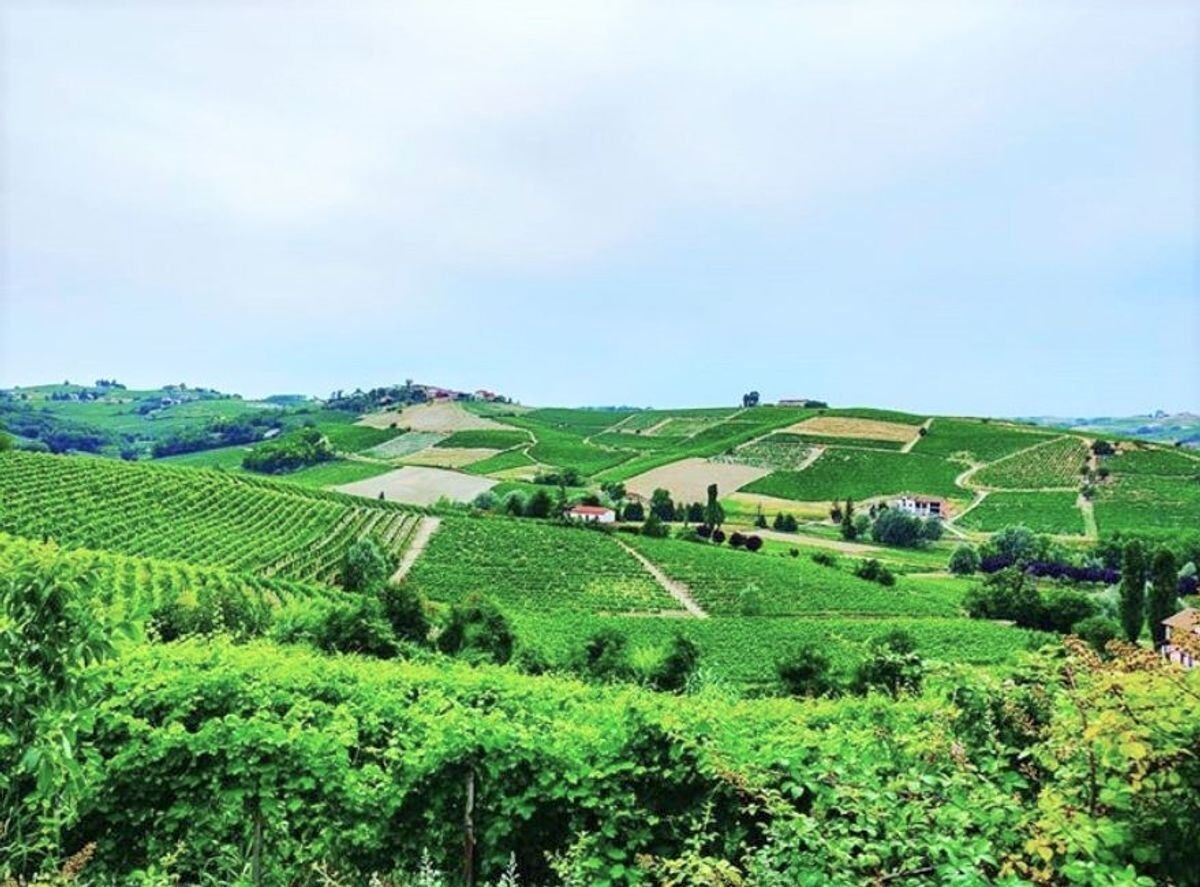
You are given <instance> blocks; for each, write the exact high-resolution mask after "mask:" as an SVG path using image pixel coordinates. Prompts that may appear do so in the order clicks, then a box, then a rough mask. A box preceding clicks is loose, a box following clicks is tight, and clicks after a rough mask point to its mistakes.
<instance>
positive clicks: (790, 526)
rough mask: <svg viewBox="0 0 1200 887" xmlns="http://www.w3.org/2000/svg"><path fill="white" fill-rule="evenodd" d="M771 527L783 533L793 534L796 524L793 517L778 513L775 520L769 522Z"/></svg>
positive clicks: (785, 513) (781, 512)
mask: <svg viewBox="0 0 1200 887" xmlns="http://www.w3.org/2000/svg"><path fill="white" fill-rule="evenodd" d="M771 527H772V528H773V529H776V530H779V531H780V532H783V533H794V532H796V530H797V528H798V524H797V523H796V518H795V516H794V515H791V514H788V513H787V512H785V511H780V512H777V513H776V514H775V520H774V521H772V522H771Z"/></svg>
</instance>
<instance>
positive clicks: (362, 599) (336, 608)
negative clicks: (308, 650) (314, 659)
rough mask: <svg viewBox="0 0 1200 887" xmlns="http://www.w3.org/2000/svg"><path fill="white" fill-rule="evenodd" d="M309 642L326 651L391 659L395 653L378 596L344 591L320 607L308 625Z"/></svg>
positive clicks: (393, 643) (394, 637)
mask: <svg viewBox="0 0 1200 887" xmlns="http://www.w3.org/2000/svg"><path fill="white" fill-rule="evenodd" d="M311 636H312V642H313V643H314V644H315V645H316V646H317V647H318V648H320V649H322V650H325V651H326V652H329V653H359V654H361V655H364V656H376V657H378V658H380V659H390V658H392V657H393V656H395V655H396V635H395V632H393V631H392V627H391V625H389V624H388V621H387V618H386V617H385V616H384V613H383V605H382V603H381V602H380V601H379V600H378V598H375V597H371V596H370V595H365V594H356V595H345V596H344V597H343V598H341V599H339V600H337V601H335V602H334V603H333V604H332V605H331V606H329V607H328V608H327V609H325V610H323V611H320V612H319V615H318V617H317V619H316V622H315V623H314V624H313V626H312V628H311Z"/></svg>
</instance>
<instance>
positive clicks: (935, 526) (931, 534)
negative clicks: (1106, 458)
mask: <svg viewBox="0 0 1200 887" xmlns="http://www.w3.org/2000/svg"><path fill="white" fill-rule="evenodd" d="M943 532H944V529H943V527H942V522H941V521H940V520H939V519H938V518H936V517H931V518H929V519H927V520H926V521H925V523H924V524H923V525H922V527H921V537H922V538H923V539H924V540H925V541H926V542H937V541H938V540H939V539H941V538H942V534H943Z"/></svg>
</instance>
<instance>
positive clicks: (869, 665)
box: [854, 630, 925, 696]
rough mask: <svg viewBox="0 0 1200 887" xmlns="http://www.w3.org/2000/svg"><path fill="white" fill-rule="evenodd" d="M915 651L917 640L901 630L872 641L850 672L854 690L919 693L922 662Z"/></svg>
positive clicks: (894, 693)
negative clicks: (854, 668)
mask: <svg viewBox="0 0 1200 887" xmlns="http://www.w3.org/2000/svg"><path fill="white" fill-rule="evenodd" d="M916 650H917V642H916V641H915V640H914V639H913V637H912V635H910V634H909V633H908V632H906V631H902V630H896V631H892V632H889V633H888V634H886V635H883V636H881V637H878V638H875V639H874V640H872V641H871V643H870V645H869V648H868V654H867V658H866V659H864V660H863V661H862V662H861V663H860V664H859V666H858V668H857V669H856V670H855V673H854V689H855V692H858V693H867V692H869V691H871V690H882V691H883V692H886V693H889V694H890V695H892V696H898V695H899V694H900V693H903V692H907V693H918V692H920V690H921V682H922V680H923V678H924V674H925V664H924V662H923V661H922V659H921V657H920V656H919V655H918V654H917V652H916Z"/></svg>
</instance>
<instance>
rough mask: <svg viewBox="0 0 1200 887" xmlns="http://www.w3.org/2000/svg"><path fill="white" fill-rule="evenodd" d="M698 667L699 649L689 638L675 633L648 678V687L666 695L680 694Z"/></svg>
mask: <svg viewBox="0 0 1200 887" xmlns="http://www.w3.org/2000/svg"><path fill="white" fill-rule="evenodd" d="M699 667H700V648H699V647H697V646H696V644H695V642H694V641H692V640H691V639H690V638H688V637H685V636H684V635H683V634H679V633H677V634H676V635H675V636H674V637H673V638H672V639H671V645H670V647H668V648H667V652H666V654H665V655H664V656H663V658H662V661H661V662H660V663H659V664H658V667H657V668H656V669H655V670H654V672H653V674H652V675H651V676H650V685H651V686H652V687H654V689H656V690H663V691H666V692H668V693H679V692H682V691H683V690H686V689H687V686H688V684H689V683H690V682H691V680H692V677H693V676H694V675H695V673H696V670H697V669H698V668H699Z"/></svg>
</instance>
